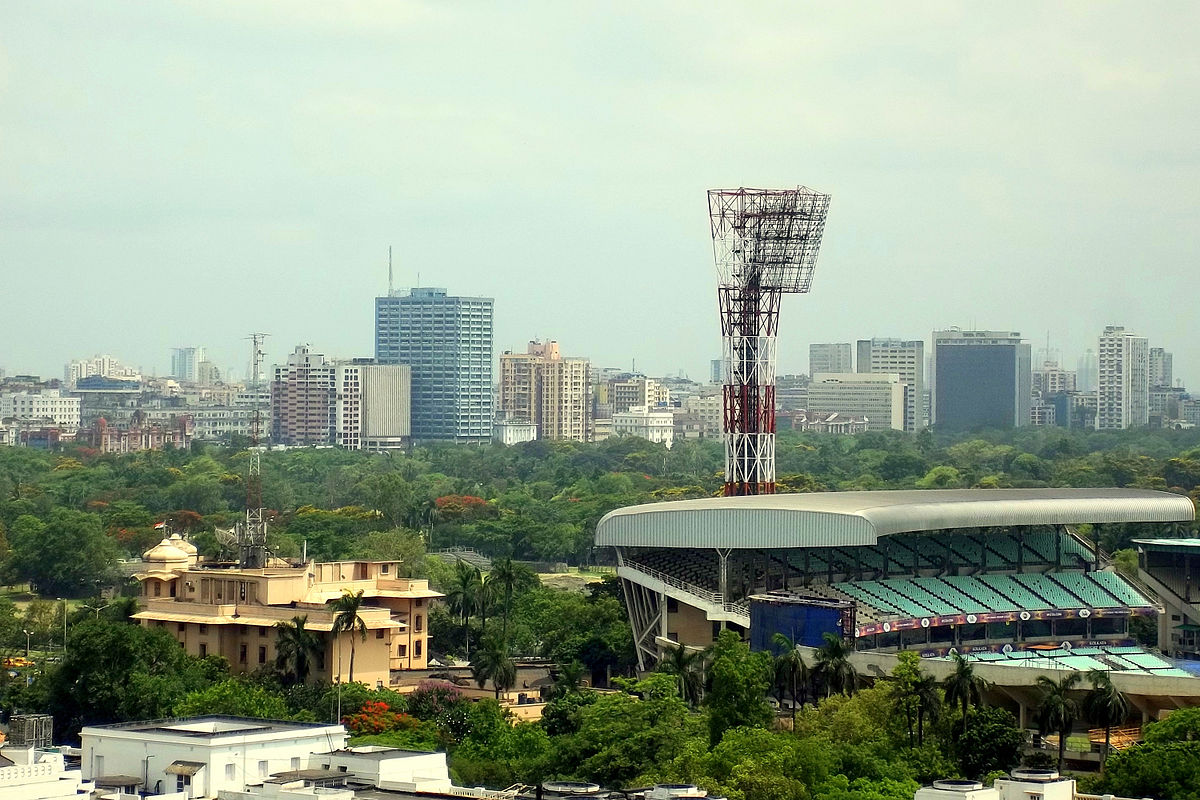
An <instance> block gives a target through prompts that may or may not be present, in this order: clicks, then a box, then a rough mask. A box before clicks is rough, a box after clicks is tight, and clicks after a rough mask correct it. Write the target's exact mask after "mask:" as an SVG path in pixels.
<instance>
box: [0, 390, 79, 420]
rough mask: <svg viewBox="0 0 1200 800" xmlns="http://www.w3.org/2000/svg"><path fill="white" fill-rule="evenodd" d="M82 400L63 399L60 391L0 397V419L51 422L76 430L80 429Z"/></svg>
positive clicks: (14, 393)
mask: <svg viewBox="0 0 1200 800" xmlns="http://www.w3.org/2000/svg"><path fill="white" fill-rule="evenodd" d="M79 417H80V400H79V398H78V397H63V394H62V392H61V391H59V390H58V389H42V390H41V391H39V392H13V393H12V394H4V395H0V419H9V418H11V419H15V420H18V421H29V422H49V423H53V424H54V425H57V426H59V427H63V428H69V429H71V430H74V429H76V428H78V427H79Z"/></svg>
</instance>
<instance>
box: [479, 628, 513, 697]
mask: <svg viewBox="0 0 1200 800" xmlns="http://www.w3.org/2000/svg"><path fill="white" fill-rule="evenodd" d="M471 676H472V677H473V678H475V682H476V683H478V684H479V688H480V689H482V688H483V686H484V684H485V683H487V682H488V681H491V682H492V688H493V689H495V691H496V700H497V701H498V700H499V699H500V692H502V691H505V690H507V689H511V688H512V687H513V685H514V684H516V682H517V665H516V664H515V663H513V660H512V658H511V657H510V656H509V654H508V647H507V646H506V644H505V643H504V641H503V640H502V639H500V638H499V637H496V636H488V637H486V638H484V640H483V644H482V646H480V647H479V648H477V649H476V650H475V657H474V658H473V659H471Z"/></svg>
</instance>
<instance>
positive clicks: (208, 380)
mask: <svg viewBox="0 0 1200 800" xmlns="http://www.w3.org/2000/svg"><path fill="white" fill-rule="evenodd" d="M220 382H221V370H220V368H219V367H217V365H216V364H214V363H213V362H211V361H201V362H200V363H199V364H198V365H197V366H196V383H199V384H203V385H204V386H212V385H213V384H216V383H220Z"/></svg>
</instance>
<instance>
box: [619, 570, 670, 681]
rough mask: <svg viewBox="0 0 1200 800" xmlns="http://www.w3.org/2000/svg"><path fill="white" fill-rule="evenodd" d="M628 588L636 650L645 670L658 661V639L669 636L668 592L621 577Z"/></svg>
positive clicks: (640, 664) (639, 663) (639, 667)
mask: <svg viewBox="0 0 1200 800" xmlns="http://www.w3.org/2000/svg"><path fill="white" fill-rule="evenodd" d="M621 586H622V588H623V590H624V592H625V605H626V606H627V607H628V609H629V623H630V626H631V627H632V628H633V645H634V648H635V649H636V650H637V657H638V669H640V670H642V671H645V670H647V669H649V668H650V666H652V665H654V664H656V663H657V662H658V645H657V644H656V643H655V639H656V638H657V637H659V636H666V635H667V631H666V626H667V599H666V595H664V594H662V593H660V592H656V591H653V590H651V589H647V588H646V587H645V586H642V585H641V584H640V583H634V582H633V581H631V580H629V579H628V578H622V579H621Z"/></svg>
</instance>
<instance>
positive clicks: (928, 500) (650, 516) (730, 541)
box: [596, 489, 1196, 548]
mask: <svg viewBox="0 0 1200 800" xmlns="http://www.w3.org/2000/svg"><path fill="white" fill-rule="evenodd" d="M1195 517H1196V508H1195V506H1194V505H1193V504H1192V501H1191V500H1190V499H1189V498H1187V497H1186V496H1184V495H1178V494H1171V493H1169V492H1157V491H1151V490H1148V489H930V490H923V491H922V490H904V491H890V492H816V493H811V494H774V495H758V496H755V497H714V498H705V499H702V500H676V501H671V502H666V503H648V504H646V505H640V506H629V507H627V508H619V509H617V510H615V511H612V512H610V513H609V514H607V515H605V517H604V518H603V519H601V520H600V523H599V524H598V525H597V526H596V544H598V545H602V546H603V545H617V546H626V547H704V548H708V547H732V548H762V547H780V548H784V547H850V546H855V545H869V544H874V543H875V542H876V541H877V540H878V538H879V537H880V536H887V535H889V534H893V533H908V532H912V531H933V530H941V529H949V528H989V527H1004V526H1012V525H1068V524H1077V523H1082V522H1091V523H1106V522H1190V521H1192V520H1193V519H1195Z"/></svg>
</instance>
